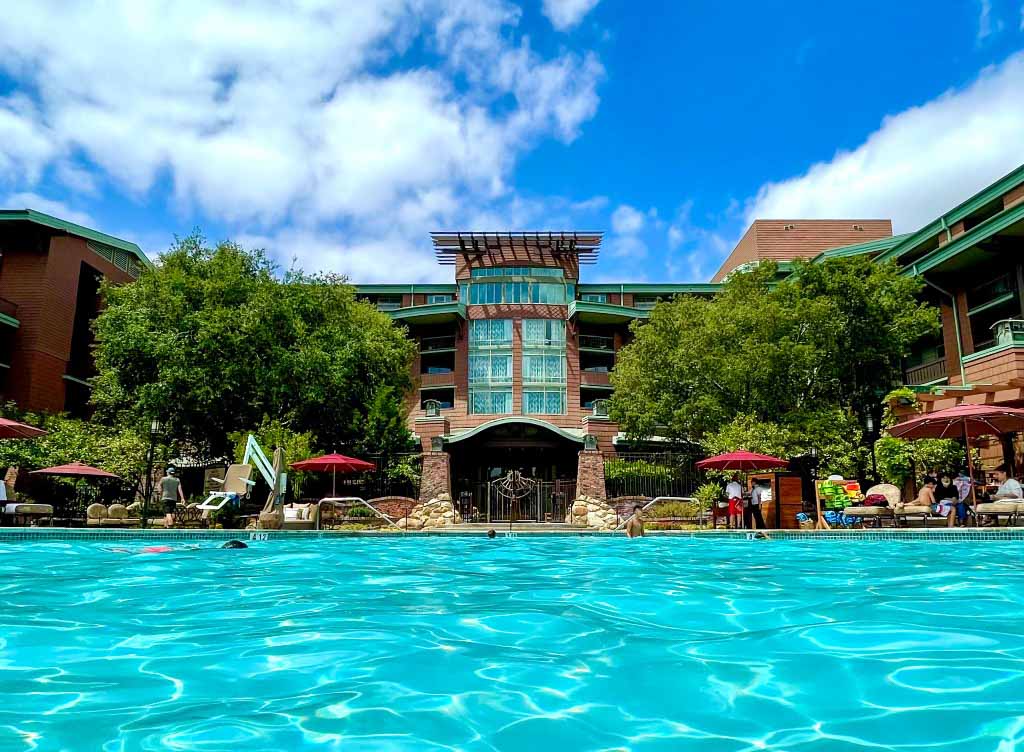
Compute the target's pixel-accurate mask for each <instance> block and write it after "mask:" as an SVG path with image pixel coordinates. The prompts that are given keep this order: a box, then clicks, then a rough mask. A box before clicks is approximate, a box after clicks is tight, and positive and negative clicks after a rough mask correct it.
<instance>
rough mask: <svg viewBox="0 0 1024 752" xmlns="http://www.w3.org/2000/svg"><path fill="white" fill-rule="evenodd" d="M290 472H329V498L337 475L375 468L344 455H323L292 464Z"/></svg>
mask: <svg viewBox="0 0 1024 752" xmlns="http://www.w3.org/2000/svg"><path fill="white" fill-rule="evenodd" d="M291 468H292V470H303V471H307V472H313V473H326V472H327V471H330V472H331V496H334V494H335V486H336V484H337V480H338V473H364V472H367V471H369V470H376V469H377V466H376V465H375V464H373V463H372V462H367V461H366V460H360V459H356V458H355V457H346V456H345V455H344V454H325V455H323V456H322V457H312V458H310V459H308V460H302V461H300V462H293V463H292V464H291Z"/></svg>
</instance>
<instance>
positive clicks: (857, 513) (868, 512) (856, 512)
mask: <svg viewBox="0 0 1024 752" xmlns="http://www.w3.org/2000/svg"><path fill="white" fill-rule="evenodd" d="M843 514H845V515H848V516H850V517H891V516H892V510H891V509H890V508H889V507H847V508H846V509H844V510H843Z"/></svg>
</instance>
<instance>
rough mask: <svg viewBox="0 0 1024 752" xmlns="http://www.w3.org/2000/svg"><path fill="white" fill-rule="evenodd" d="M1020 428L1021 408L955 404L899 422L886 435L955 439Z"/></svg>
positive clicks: (1023, 413)
mask: <svg viewBox="0 0 1024 752" xmlns="http://www.w3.org/2000/svg"><path fill="white" fill-rule="evenodd" d="M1014 431H1024V410H1021V409H1019V408H1016V407H998V406H996V405H957V406H956V407H950V408H948V409H946V410H936V411H935V412H933V413H925V414H924V415H919V416H918V417H916V418H911V419H910V420H908V421H905V422H903V423H899V424H897V425H895V426H893V427H892V428H890V429H889V435H890V436H895V437H896V438H900V439H959V438H963V437H965V436H970V437H977V436H988V435H999V434H1004V433H1011V432H1014Z"/></svg>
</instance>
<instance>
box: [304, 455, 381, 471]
mask: <svg viewBox="0 0 1024 752" xmlns="http://www.w3.org/2000/svg"><path fill="white" fill-rule="evenodd" d="M291 468H292V470H305V471H309V472H322V473H326V472H332V473H362V472H366V471H367V470H376V469H377V466H376V465H375V464H373V463H372V462H367V461H366V460H359V459H356V458H355V457H346V456H345V455H344V454H325V455H324V456H323V457H312V458H311V459H308V460H302V461H301V462H293V463H292V464H291Z"/></svg>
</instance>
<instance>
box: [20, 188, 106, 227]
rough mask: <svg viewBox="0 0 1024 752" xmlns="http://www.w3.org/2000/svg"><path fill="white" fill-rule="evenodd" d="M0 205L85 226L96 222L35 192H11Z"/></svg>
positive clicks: (61, 203) (60, 202)
mask: <svg viewBox="0 0 1024 752" xmlns="http://www.w3.org/2000/svg"><path fill="white" fill-rule="evenodd" d="M0 206H2V207H3V208H4V209H35V210H36V211H40V212H42V213H43V214H49V215H50V216H51V217H57V218H58V219H65V220H67V221H68V222H74V223H75V224H79V225H84V226H85V227H94V226H95V224H96V223H95V220H93V218H92V217H90V216H89V215H88V214H86V213H85V212H83V211H78V210H76V209H72V208H71V207H70V206H68V205H67V204H65V203H63V202H62V201H53V200H52V199H48V198H46V197H44V196H40V195H38V194H35V193H29V192H23V193H12V194H10V195H9V196H7V197H5V198H4V199H3V200H2V202H0Z"/></svg>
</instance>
